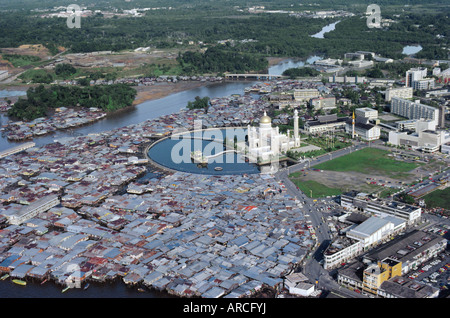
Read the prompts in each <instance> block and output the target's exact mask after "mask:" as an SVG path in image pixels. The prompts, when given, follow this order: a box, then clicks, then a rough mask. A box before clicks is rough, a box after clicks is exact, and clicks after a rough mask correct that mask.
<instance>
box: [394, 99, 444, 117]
mask: <svg viewBox="0 0 450 318" xmlns="http://www.w3.org/2000/svg"><path fill="white" fill-rule="evenodd" d="M391 113H393V114H396V115H399V116H402V117H406V118H408V119H421V118H423V119H432V120H435V121H436V123H437V121H438V118H439V109H438V108H435V107H432V106H428V105H424V104H421V103H420V101H419V100H416V101H414V102H413V101H409V100H406V99H402V98H398V97H393V98H392V100H391Z"/></svg>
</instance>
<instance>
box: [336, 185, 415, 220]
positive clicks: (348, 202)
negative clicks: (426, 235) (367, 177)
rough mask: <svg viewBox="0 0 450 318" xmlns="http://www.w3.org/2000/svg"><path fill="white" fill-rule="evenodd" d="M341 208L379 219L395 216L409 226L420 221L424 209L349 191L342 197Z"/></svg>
mask: <svg viewBox="0 0 450 318" xmlns="http://www.w3.org/2000/svg"><path fill="white" fill-rule="evenodd" d="M341 206H342V207H344V208H345V209H348V210H351V211H352V210H353V211H355V210H357V211H360V212H363V213H367V214H369V215H376V216H379V217H385V216H395V217H397V218H400V219H403V220H405V221H406V222H407V224H413V223H416V222H418V221H419V220H420V218H421V215H422V208H420V207H416V206H413V205H409V204H405V203H402V202H398V201H388V200H382V199H379V198H376V197H374V196H372V195H368V194H366V193H362V192H358V191H355V190H353V191H349V192H347V193H343V194H342V195H341Z"/></svg>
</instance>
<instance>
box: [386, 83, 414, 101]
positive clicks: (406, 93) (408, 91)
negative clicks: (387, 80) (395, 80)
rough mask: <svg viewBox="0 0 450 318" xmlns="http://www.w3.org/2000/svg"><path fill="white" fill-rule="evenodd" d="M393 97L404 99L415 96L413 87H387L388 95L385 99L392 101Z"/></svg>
mask: <svg viewBox="0 0 450 318" xmlns="http://www.w3.org/2000/svg"><path fill="white" fill-rule="evenodd" d="M392 97H398V98H402V99H409V98H413V88H412V87H396V88H388V89H386V95H385V96H384V100H385V101H387V102H390V101H391V99H392Z"/></svg>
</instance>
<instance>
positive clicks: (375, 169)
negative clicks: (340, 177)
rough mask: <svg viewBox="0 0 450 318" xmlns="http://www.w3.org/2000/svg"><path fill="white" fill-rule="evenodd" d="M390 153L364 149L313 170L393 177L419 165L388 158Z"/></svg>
mask: <svg viewBox="0 0 450 318" xmlns="http://www.w3.org/2000/svg"><path fill="white" fill-rule="evenodd" d="M389 153H390V152H389V151H387V150H382V149H377V148H364V149H361V150H358V151H355V152H352V153H350V154H348V155H345V156H342V157H339V158H336V159H333V160H330V161H327V162H324V163H321V164H318V165H316V166H314V168H317V169H321V170H331V171H343V172H345V171H355V172H361V173H367V174H370V173H387V174H388V175H391V176H394V175H397V174H399V173H400V174H401V173H404V172H408V171H411V170H412V169H414V168H417V167H418V166H419V165H420V164H418V163H409V162H403V161H398V160H395V159H392V158H390V157H388V154H389Z"/></svg>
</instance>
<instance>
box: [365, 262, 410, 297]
mask: <svg viewBox="0 0 450 318" xmlns="http://www.w3.org/2000/svg"><path fill="white" fill-rule="evenodd" d="M401 273H402V263H401V262H399V261H397V260H395V259H391V258H385V259H383V260H382V261H379V262H377V263H376V264H375V263H374V264H370V265H369V266H368V267H367V268H366V269H365V270H364V272H363V290H364V291H365V292H367V293H370V294H375V295H376V294H377V292H378V289H379V288H380V286H381V284H382V283H384V282H385V281H387V280H388V279H389V278H392V277H395V276H400V275H401Z"/></svg>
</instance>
